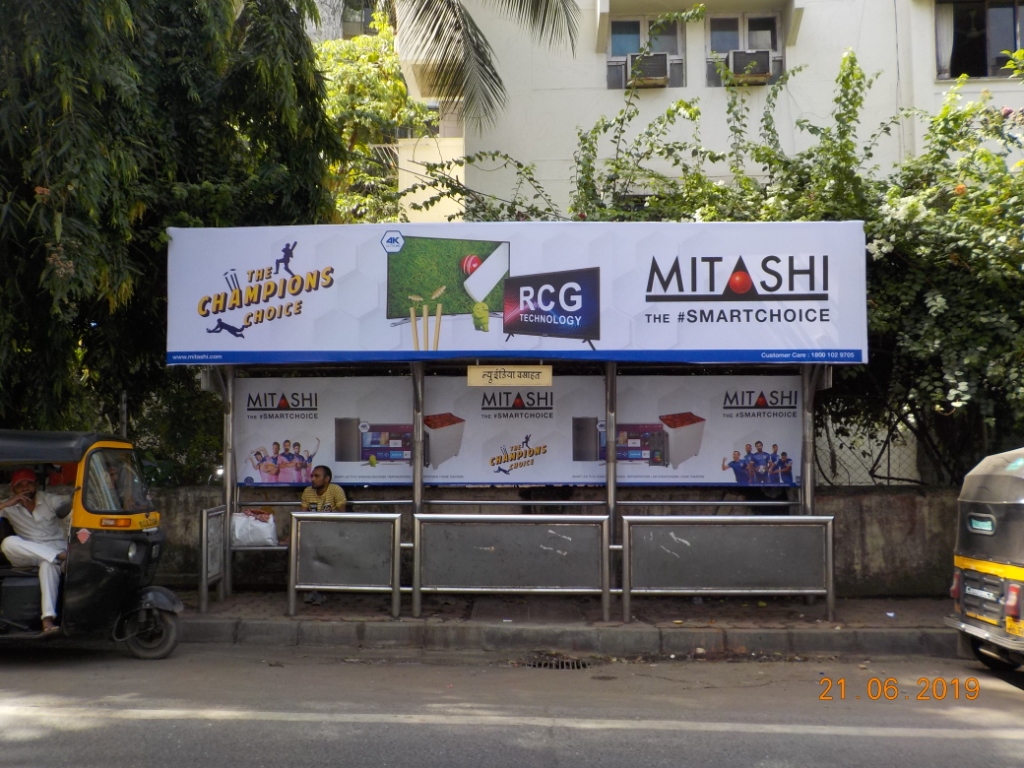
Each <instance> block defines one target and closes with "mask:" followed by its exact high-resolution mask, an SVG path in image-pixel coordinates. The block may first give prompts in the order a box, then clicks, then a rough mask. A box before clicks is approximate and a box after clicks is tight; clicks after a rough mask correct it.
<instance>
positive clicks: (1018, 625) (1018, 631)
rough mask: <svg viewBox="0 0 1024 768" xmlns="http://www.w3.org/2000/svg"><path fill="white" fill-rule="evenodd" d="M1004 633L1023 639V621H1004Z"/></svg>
mask: <svg viewBox="0 0 1024 768" xmlns="http://www.w3.org/2000/svg"><path fill="white" fill-rule="evenodd" d="M1006 631H1007V632H1009V633H1010V634H1011V635H1019V636H1020V637H1024V621H1021V620H1020V619H1009V618H1008V619H1007V620H1006Z"/></svg>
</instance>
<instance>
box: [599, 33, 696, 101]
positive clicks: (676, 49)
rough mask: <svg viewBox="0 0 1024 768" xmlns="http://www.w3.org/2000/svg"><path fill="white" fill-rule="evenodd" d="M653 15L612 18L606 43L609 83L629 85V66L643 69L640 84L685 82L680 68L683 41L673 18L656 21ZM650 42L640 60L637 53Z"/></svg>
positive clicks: (666, 84)
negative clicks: (636, 61) (660, 22)
mask: <svg viewBox="0 0 1024 768" xmlns="http://www.w3.org/2000/svg"><path fill="white" fill-rule="evenodd" d="M655 22H656V19H655V18H654V17H640V18H633V19H613V20H612V22H611V40H610V41H609V43H608V87H609V88H618V89H622V88H626V87H628V86H629V85H630V80H631V78H630V71H631V70H630V67H631V66H633V67H635V68H637V67H638V68H639V69H640V70H642V74H643V75H644V77H642V78H641V80H642V81H643V84H646V85H648V86H650V85H659V86H662V87H665V86H667V87H669V88H682V87H683V86H684V85H686V79H685V72H684V70H683V58H684V55H685V44H684V42H683V37H682V36H681V35H680V34H679V33H680V29H679V25H678V24H676V22H674V21H673V22H671V23H668V24H660V25H656V23H655ZM644 46H649V47H650V50H649V52H648V55H647V56H646V57H644V59H643V60H642V61H641V62H640V63H638V64H637V63H631V58H632V59H633V60H634V62H635V60H636V58H637V54H639V53H640V50H641V49H642V48H643V47H644Z"/></svg>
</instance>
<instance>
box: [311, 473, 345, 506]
mask: <svg viewBox="0 0 1024 768" xmlns="http://www.w3.org/2000/svg"><path fill="white" fill-rule="evenodd" d="M333 476H334V475H333V473H332V472H331V468H330V467H325V466H323V465H320V466H317V467H314V468H313V471H312V473H310V475H309V481H310V483H311V485H310V486H309V487H308V488H306V489H305V490H304V491H303V492H302V498H301V499H300V502H301V504H302V511H303V512H344V511H345V504H346V503H347V500H346V499H345V492H344V491H343V490H341V488H340V487H339V486H337V485H333V484H332V483H331V478H332V477H333Z"/></svg>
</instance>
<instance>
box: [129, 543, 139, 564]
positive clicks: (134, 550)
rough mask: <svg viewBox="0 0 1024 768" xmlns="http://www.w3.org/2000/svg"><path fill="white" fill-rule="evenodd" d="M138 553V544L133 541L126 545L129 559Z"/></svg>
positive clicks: (132, 558)
mask: <svg viewBox="0 0 1024 768" xmlns="http://www.w3.org/2000/svg"><path fill="white" fill-rule="evenodd" d="M138 553H139V545H138V544H136V543H135V542H134V541H133V542H132V543H131V544H129V545H128V559H129V560H134V559H135V555H137V554H138Z"/></svg>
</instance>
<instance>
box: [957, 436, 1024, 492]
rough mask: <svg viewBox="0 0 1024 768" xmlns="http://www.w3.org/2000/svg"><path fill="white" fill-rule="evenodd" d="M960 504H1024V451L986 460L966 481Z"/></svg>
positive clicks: (968, 474) (1009, 452) (1013, 451)
mask: <svg viewBox="0 0 1024 768" xmlns="http://www.w3.org/2000/svg"><path fill="white" fill-rule="evenodd" d="M960 501H976V502H985V503H989V504H1000V503H1002V504H1022V503H1024V448H1017V449H1015V450H1012V451H1007V452H1006V453H997V454H995V455H993V456H986V457H985V458H984V459H982V460H981V461H980V462H979V463H978V466H976V467H975V468H974V469H972V470H971V471H970V472H968V473H967V476H966V477H965V478H964V485H963V488H962V489H961V490H960Z"/></svg>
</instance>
